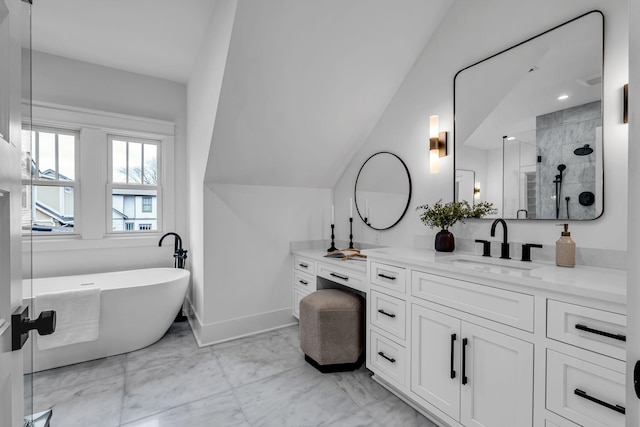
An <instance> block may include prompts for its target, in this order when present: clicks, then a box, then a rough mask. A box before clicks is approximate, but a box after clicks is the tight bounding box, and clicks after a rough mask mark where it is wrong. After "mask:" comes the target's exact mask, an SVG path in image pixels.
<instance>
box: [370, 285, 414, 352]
mask: <svg viewBox="0 0 640 427" xmlns="http://www.w3.org/2000/svg"><path fill="white" fill-rule="evenodd" d="M368 302H369V304H368V306H369V322H370V323H371V325H373V326H376V327H378V328H380V329H382V330H384V331H386V332H389V333H390V334H393V335H395V336H396V337H398V338H400V339H402V340H404V339H405V336H406V323H405V320H406V311H407V310H406V303H405V302H404V301H403V300H401V299H399V298H395V297H392V296H389V295H385V294H382V293H380V292H377V291H374V290H372V291H370V293H369V301H368Z"/></svg>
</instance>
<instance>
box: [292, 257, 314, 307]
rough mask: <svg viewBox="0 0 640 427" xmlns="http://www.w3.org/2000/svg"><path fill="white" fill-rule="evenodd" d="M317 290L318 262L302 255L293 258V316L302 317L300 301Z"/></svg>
mask: <svg viewBox="0 0 640 427" xmlns="http://www.w3.org/2000/svg"><path fill="white" fill-rule="evenodd" d="M316 289H317V284H316V262H315V261H314V260H312V259H311V258H307V257H304V256H300V255H294V256H293V288H292V291H293V293H292V301H291V303H292V314H293V316H294V317H295V318H296V319H298V318H299V317H300V300H301V299H302V298H304V297H306V296H307V295H309V294H310V293H311V292H314V291H315V290H316Z"/></svg>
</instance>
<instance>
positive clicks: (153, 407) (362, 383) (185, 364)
mask: <svg viewBox="0 0 640 427" xmlns="http://www.w3.org/2000/svg"><path fill="white" fill-rule="evenodd" d="M33 387H34V390H33V391H34V411H35V412H37V411H40V410H45V409H48V408H50V407H53V418H52V420H51V426H52V427H119V426H123V427H124V426H126V427H168V426H171V427H174V426H175V427H183V426H223V427H231V426H278V427H280V426H296V427H297V426H336V427H337V426H340V427H351V426H377V427H386V426H393V427H396V426H402V427H405V426H406V427H412V426H425V427H435V424H433V423H432V422H431V421H429V420H427V419H426V418H424V417H423V416H422V415H420V414H419V413H417V412H416V411H415V410H413V409H412V408H411V407H409V406H408V405H406V404H405V403H404V402H402V401H401V400H400V399H398V398H397V397H395V396H394V395H393V394H391V393H390V392H389V391H387V390H386V389H384V388H383V387H382V386H380V385H379V384H377V383H376V382H375V381H373V380H372V379H371V378H370V377H369V375H368V373H367V371H366V370H365V369H364V368H361V369H359V370H357V371H354V372H345V373H333V374H321V373H320V372H318V371H317V370H316V369H314V368H313V367H311V366H310V365H308V364H307V363H306V362H305V361H304V356H303V354H302V352H301V351H300V349H299V341H298V328H297V326H293V327H288V328H284V329H280V330H276V331H271V332H266V333H262V334H259V335H254V336H251V337H246V338H241V339H238V340H234V341H229V342H226V343H222V344H217V345H213V346H208V347H203V348H199V347H198V346H197V344H196V341H195V339H194V338H193V335H192V333H191V330H190V329H189V325H188V324H187V323H186V322H184V323H174V324H173V326H172V327H171V329H170V330H169V331H168V332H167V334H166V335H165V336H164V338H163V339H161V340H160V341H158V342H157V343H155V344H153V345H151V346H149V347H147V348H144V349H142V350H138V351H135V352H131V353H127V354H123V355H119V356H113V357H109V358H106V359H99V360H94V361H90V362H85V363H80V364H76V365H71V366H66V367H62V368H57V369H52V370H49V371H43V372H38V373H36V374H33Z"/></svg>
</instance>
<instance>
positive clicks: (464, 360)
mask: <svg viewBox="0 0 640 427" xmlns="http://www.w3.org/2000/svg"><path fill="white" fill-rule="evenodd" d="M468 343H469V340H468V339H467V338H462V385H465V384H467V383H468V382H469V379H468V378H467V344H468Z"/></svg>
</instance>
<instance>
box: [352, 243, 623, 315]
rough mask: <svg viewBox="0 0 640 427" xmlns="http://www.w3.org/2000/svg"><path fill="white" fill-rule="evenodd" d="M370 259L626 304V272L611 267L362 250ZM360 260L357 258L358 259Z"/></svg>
mask: <svg viewBox="0 0 640 427" xmlns="http://www.w3.org/2000/svg"><path fill="white" fill-rule="evenodd" d="M362 253H363V254H364V255H367V257H368V258H369V259H373V260H379V261H382V262H387V263H388V262H398V263H403V264H410V265H415V266H417V267H426V268H429V269H435V270H440V271H443V272H455V273H459V274H469V275H471V276H474V277H478V278H483V279H487V280H499V281H503V282H509V283H513V284H517V285H521V286H526V287H531V288H535V289H541V290H548V291H554V292H561V293H566V294H570V295H579V296H583V297H586V298H594V299H599V300H602V301H608V302H613V303H618V304H625V305H626V295H627V272H626V271H625V270H617V269H612V268H600V267H587V266H582V265H577V266H575V267H573V268H567V267H558V266H556V265H555V264H550V263H543V262H534V263H527V262H522V261H520V260H515V259H512V260H502V259H499V258H496V257H491V258H485V257H482V256H479V255H478V254H472V253H464V252H455V253H442V252H436V251H434V250H429V249H411V248H392V247H388V248H377V249H365V250H363V251H362ZM358 262H360V261H358Z"/></svg>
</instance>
